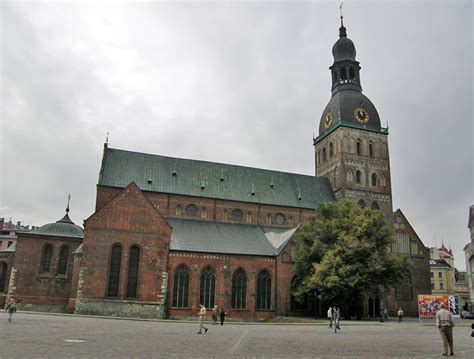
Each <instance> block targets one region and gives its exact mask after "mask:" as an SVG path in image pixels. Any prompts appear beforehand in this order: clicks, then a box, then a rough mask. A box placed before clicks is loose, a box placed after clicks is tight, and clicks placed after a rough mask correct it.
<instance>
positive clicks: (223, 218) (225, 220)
mask: <svg viewBox="0 0 474 359" xmlns="http://www.w3.org/2000/svg"><path fill="white" fill-rule="evenodd" d="M228 219H229V211H228V210H226V209H224V212H222V220H223V221H224V222H227V220H228Z"/></svg>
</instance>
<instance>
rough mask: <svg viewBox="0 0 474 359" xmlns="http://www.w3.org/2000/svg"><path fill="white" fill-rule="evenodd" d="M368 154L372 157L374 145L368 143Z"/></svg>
mask: <svg viewBox="0 0 474 359" xmlns="http://www.w3.org/2000/svg"><path fill="white" fill-rule="evenodd" d="M369 156H370V157H374V146H373V145H372V144H371V143H369Z"/></svg>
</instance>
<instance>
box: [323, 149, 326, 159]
mask: <svg viewBox="0 0 474 359" xmlns="http://www.w3.org/2000/svg"><path fill="white" fill-rule="evenodd" d="M323 162H326V147H324V148H323Z"/></svg>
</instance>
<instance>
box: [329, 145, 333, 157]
mask: <svg viewBox="0 0 474 359" xmlns="http://www.w3.org/2000/svg"><path fill="white" fill-rule="evenodd" d="M333 155H334V149H333V145H332V142H331V143H330V144H329V157H332V156H333Z"/></svg>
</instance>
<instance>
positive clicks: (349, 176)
mask: <svg viewBox="0 0 474 359" xmlns="http://www.w3.org/2000/svg"><path fill="white" fill-rule="evenodd" d="M346 177H347V181H348V182H352V181H353V180H354V174H353V173H352V170H351V169H350V168H349V169H348V170H347V176H346Z"/></svg>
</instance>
